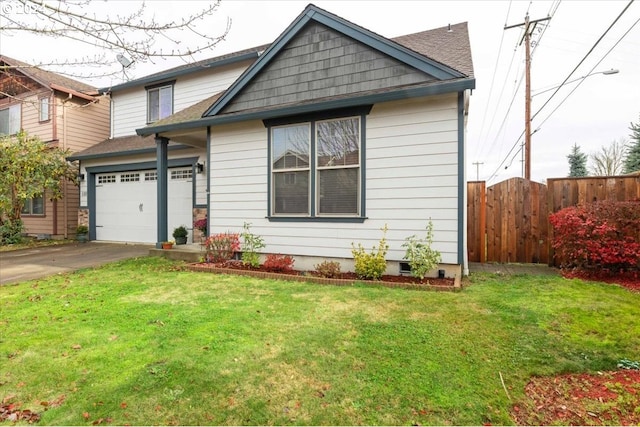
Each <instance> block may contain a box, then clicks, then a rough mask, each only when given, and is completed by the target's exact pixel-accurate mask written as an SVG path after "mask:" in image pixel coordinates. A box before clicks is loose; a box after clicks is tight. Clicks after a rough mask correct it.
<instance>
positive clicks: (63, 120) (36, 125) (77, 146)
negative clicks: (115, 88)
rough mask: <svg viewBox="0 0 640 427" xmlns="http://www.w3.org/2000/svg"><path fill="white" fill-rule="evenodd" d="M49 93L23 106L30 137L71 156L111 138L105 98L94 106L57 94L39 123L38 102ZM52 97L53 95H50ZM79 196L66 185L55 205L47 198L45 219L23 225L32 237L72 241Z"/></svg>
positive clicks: (36, 218) (27, 219)
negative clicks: (44, 118)
mask: <svg viewBox="0 0 640 427" xmlns="http://www.w3.org/2000/svg"><path fill="white" fill-rule="evenodd" d="M46 93H47V92H42V93H38V94H34V95H31V96H29V97H28V98H26V99H25V101H24V102H23V104H22V111H23V113H22V126H23V128H24V129H25V130H26V131H27V132H28V133H29V134H31V135H37V136H38V137H40V139H42V140H43V141H45V142H48V141H54V142H57V146H58V147H60V148H63V149H69V150H70V151H71V153H75V152H78V151H81V150H84V149H85V148H87V147H90V146H92V145H94V144H97V143H98V142H100V141H102V140H104V139H106V138H108V136H109V112H110V110H109V98H108V97H106V96H102V97H99V98H97V100H96V101H95V102H89V101H87V100H84V99H80V98H77V97H71V98H70V99H69V98H68V95H67V94H63V93H58V92H56V94H55V97H52V98H51V101H50V105H49V108H50V119H49V120H47V121H44V122H40V120H39V118H40V117H39V102H38V100H39V98H41V97H42V95H43V94H46ZM48 93H49V94H51V91H49V92H48ZM79 199H80V193H79V189H78V186H76V185H75V184H73V183H71V182H67V183H66V184H65V185H64V197H63V198H62V199H59V200H56V201H52V200H50V196H48V197H45V207H44V215H25V216H23V221H24V225H25V230H26V232H27V233H28V234H29V235H39V234H45V235H51V236H53V237H71V236H73V235H74V234H75V229H76V226H77V223H78V207H79V206H80V205H79Z"/></svg>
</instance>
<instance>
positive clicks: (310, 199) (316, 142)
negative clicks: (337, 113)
mask: <svg viewBox="0 0 640 427" xmlns="http://www.w3.org/2000/svg"><path fill="white" fill-rule="evenodd" d="M363 121H364V115H360V116H352V117H340V118H330V119H323V120H309V121H305V122H302V123H294V124H286V125H278V126H272V127H270V129H269V130H270V140H271V141H270V143H271V147H270V148H271V150H270V151H271V160H270V162H271V163H270V173H271V189H270V191H271V193H270V200H271V207H270V216H271V217H273V218H277V217H303V218H334V219H335V218H349V217H362V216H363V214H364V212H362V202H361V200H362V197H363V195H362V194H361V192H362V185H361V176H362V164H361V162H362V160H361V158H362V157H361V150H362V135H361V129H362V122H363Z"/></svg>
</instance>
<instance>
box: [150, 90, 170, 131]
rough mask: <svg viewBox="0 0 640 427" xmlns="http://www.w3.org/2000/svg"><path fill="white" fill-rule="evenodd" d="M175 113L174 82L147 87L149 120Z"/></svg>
mask: <svg viewBox="0 0 640 427" xmlns="http://www.w3.org/2000/svg"><path fill="white" fill-rule="evenodd" d="M171 114H173V84H168V85H163V86H156V87H150V88H147V122H149V123H153V122H155V121H157V120H160V119H164V118H165V117H167V116H170V115H171Z"/></svg>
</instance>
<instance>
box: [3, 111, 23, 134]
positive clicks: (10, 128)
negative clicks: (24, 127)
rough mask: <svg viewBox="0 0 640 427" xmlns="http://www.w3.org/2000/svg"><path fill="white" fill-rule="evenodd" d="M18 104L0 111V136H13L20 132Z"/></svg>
mask: <svg viewBox="0 0 640 427" xmlns="http://www.w3.org/2000/svg"><path fill="white" fill-rule="evenodd" d="M21 112H22V109H21V107H20V104H15V105H12V106H10V107H8V108H3V109H2V110H0V135H15V134H16V133H18V132H19V131H20V121H21V120H20V119H21V117H20V116H21Z"/></svg>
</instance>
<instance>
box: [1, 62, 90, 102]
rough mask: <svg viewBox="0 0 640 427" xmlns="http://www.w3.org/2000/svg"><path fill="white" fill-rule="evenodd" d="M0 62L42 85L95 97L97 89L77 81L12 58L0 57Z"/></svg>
mask: <svg viewBox="0 0 640 427" xmlns="http://www.w3.org/2000/svg"><path fill="white" fill-rule="evenodd" d="M0 62H4V63H5V64H7V65H9V66H12V67H15V68H16V69H17V70H18V71H20V72H21V73H23V74H24V75H26V76H27V77H30V78H32V79H34V80H36V81H38V82H40V83H42V84H45V85H47V86H48V87H51V86H52V85H57V86H61V87H63V88H67V89H71V90H73V91H76V92H81V93H85V94H88V95H95V94H96V93H97V89H96V88H95V87H93V86H91V85H88V84H86V83H82V82H79V81H77V80H74V79H71V78H69V77H65V76H63V75H60V74H57V73H54V72H52V71H47V70H43V69H42V68H40V67H37V66H35V65H31V64H27V63H26V62H23V61H19V60H17V59H14V58H10V57H8V56H6V55H0Z"/></svg>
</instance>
